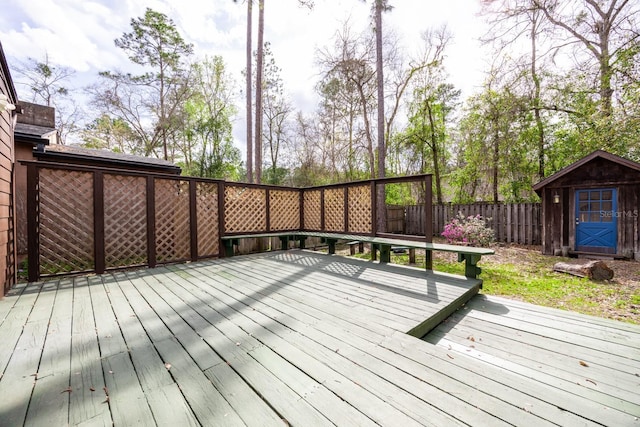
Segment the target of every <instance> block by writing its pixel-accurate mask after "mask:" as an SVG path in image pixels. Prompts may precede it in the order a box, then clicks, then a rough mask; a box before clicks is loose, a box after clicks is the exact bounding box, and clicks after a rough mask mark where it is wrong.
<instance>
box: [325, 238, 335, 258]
mask: <svg viewBox="0 0 640 427" xmlns="http://www.w3.org/2000/svg"><path fill="white" fill-rule="evenodd" d="M327 245H328V246H329V255H334V254H335V253H336V239H327Z"/></svg>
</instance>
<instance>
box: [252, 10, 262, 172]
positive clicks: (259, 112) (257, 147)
mask: <svg viewBox="0 0 640 427" xmlns="http://www.w3.org/2000/svg"><path fill="white" fill-rule="evenodd" d="M258 6H259V9H260V10H259V11H258V58H257V61H256V134H255V139H256V145H255V153H254V154H255V158H256V167H255V175H256V183H258V184H260V182H261V181H262V72H263V61H264V0H260V1H259V2H258Z"/></svg>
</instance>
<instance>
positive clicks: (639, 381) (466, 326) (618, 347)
mask: <svg viewBox="0 0 640 427" xmlns="http://www.w3.org/2000/svg"><path fill="white" fill-rule="evenodd" d="M527 313H528V315H527ZM554 314H555V315H557V316H558V318H559V321H556V322H553V320H552V319H553V315H554ZM581 318H582V319H583V322H579V320H580V319H581ZM568 320H571V321H568ZM585 324H592V325H594V326H595V327H594V333H595V334H596V335H598V332H600V333H606V332H607V327H606V326H605V325H607V324H609V325H611V327H610V328H609V330H610V333H611V336H612V340H613V341H615V342H606V340H604V339H594V338H593V337H591V336H589V335H587V330H585V329H584V326H583V325H585ZM596 325H599V326H596ZM615 326H617V324H616V323H611V322H598V321H595V320H594V319H592V318H591V317H590V316H581V315H577V314H575V313H565V312H562V311H560V310H554V309H542V308H541V307H536V306H532V305H528V304H524V303H519V302H512V301H510V300H505V299H502V298H497V297H486V296H484V297H478V298H476V299H474V300H473V301H471V302H470V303H469V304H467V306H466V307H465V308H464V309H463V310H461V311H459V312H458V313H456V314H455V315H454V316H452V317H451V318H450V319H448V321H447V322H446V323H444V324H442V325H440V326H438V327H437V328H436V329H435V330H434V331H432V332H431V333H430V334H429V335H427V336H426V337H425V340H427V341H428V342H430V343H434V344H436V345H438V346H440V347H446V348H448V349H449V350H450V351H451V352H452V354H458V355H459V354H464V355H465V357H471V358H474V359H476V360H479V361H482V363H484V364H487V365H491V366H494V367H498V368H500V370H501V371H503V372H504V373H508V375H509V376H513V377H521V378H526V379H529V380H532V381H533V382H535V384H537V385H546V386H548V387H549V388H550V389H551V390H554V391H556V393H557V398H556V399H557V400H558V406H560V407H566V408H576V409H577V408H580V407H582V409H581V410H584V411H587V412H586V413H588V414H589V415H588V416H589V417H590V419H591V420H593V421H595V422H598V423H602V424H604V425H633V424H637V423H638V418H639V417H640V404H639V402H640V399H639V395H638V390H639V387H640V377H639V376H638V375H639V372H640V352H639V351H638V350H637V349H636V346H637V344H638V342H639V341H640V328H637V327H635V328H634V327H629V326H632V325H624V326H621V327H620V328H615ZM634 329H635V330H634ZM573 330H575V331H576V332H575V333H572V331H573ZM603 341H604V342H603ZM621 341H622V342H626V343H627V346H624V345H623V344H621V343H620V342H621ZM503 375H504V374H503ZM552 393H553V392H552V391H550V394H552ZM572 410H573V409H572Z"/></svg>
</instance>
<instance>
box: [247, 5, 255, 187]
mask: <svg viewBox="0 0 640 427" xmlns="http://www.w3.org/2000/svg"><path fill="white" fill-rule="evenodd" d="M252 5H253V0H247V86H246V88H247V105H246V108H247V182H249V183H251V182H253V129H252V127H253V117H252V116H253V111H252V109H251V103H252V96H251V92H252V91H251V86H252V85H253V81H252V77H251V75H252V72H251V69H252V68H253V65H252V62H253V61H252V58H251V26H252V24H251V17H252V14H253V13H252V9H253V8H252Z"/></svg>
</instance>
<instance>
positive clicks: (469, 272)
mask: <svg viewBox="0 0 640 427" xmlns="http://www.w3.org/2000/svg"><path fill="white" fill-rule="evenodd" d="M481 258H482V255H473V254H458V262H462V261H464V275H465V276H466V277H470V278H472V279H477V278H478V275H479V274H480V273H482V269H481V268H480V267H478V265H477V264H478V261H480V259H481Z"/></svg>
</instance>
